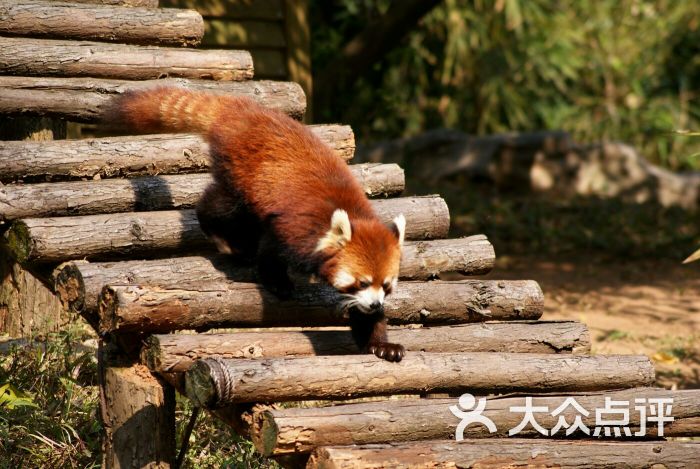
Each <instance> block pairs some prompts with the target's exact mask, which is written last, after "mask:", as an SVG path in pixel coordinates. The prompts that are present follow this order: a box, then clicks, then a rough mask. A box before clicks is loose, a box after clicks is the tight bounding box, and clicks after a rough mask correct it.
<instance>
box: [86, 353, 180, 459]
mask: <svg viewBox="0 0 700 469" xmlns="http://www.w3.org/2000/svg"><path fill="white" fill-rule="evenodd" d="M98 366H99V377H100V410H101V412H100V415H101V420H102V425H103V427H104V438H103V443H102V467H105V468H115V469H116V468H134V467H149V468H168V467H170V466H171V464H172V463H174V462H175V390H174V389H173V388H172V387H171V386H169V385H166V384H164V383H162V382H161V381H160V380H159V379H157V378H156V377H155V376H153V375H151V373H150V372H149V371H148V369H147V368H146V367H144V366H143V365H138V364H132V363H129V362H128V361H126V360H125V359H124V358H123V357H119V356H117V355H116V351H115V350H114V349H113V348H112V347H109V346H105V345H101V346H100V351H99V365H98Z"/></svg>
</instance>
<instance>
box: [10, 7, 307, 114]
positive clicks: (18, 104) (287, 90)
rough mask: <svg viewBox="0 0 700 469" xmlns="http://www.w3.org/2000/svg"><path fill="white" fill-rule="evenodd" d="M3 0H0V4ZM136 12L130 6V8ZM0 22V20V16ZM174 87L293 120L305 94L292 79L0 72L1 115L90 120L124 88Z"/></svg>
mask: <svg viewBox="0 0 700 469" xmlns="http://www.w3.org/2000/svg"><path fill="white" fill-rule="evenodd" d="M3 1H7V0H0V2H3ZM132 10H135V9H134V8H130V9H129V11H132ZM0 16H1V15H0ZM0 23H2V19H0ZM161 86H178V87H181V88H186V89H190V90H193V91H208V92H211V93H216V94H222V95H236V96H247V97H249V98H252V99H254V100H256V101H258V102H259V103H260V104H262V105H263V106H266V107H269V108H272V109H277V110H278V111H281V112H284V113H286V114H289V115H290V116H291V117H293V118H295V119H301V118H302V117H303V116H304V111H305V110H306V98H305V96H304V92H303V91H302V89H301V87H300V86H299V85H297V84H296V83H288V82H281V81H230V82H228V81H226V82H221V81H212V80H188V79H185V78H163V79H162V80H144V81H128V80H112V79H105V78H53V77H48V78H44V77H15V76H0V114H32V115H41V116H51V117H62V118H65V119H68V120H71V121H76V122H94V121H96V120H98V119H99V118H100V116H102V114H103V112H104V111H105V107H106V106H108V105H109V103H110V102H111V101H112V98H113V97H114V96H115V95H118V94H121V93H124V92H126V91H129V90H145V89H151V88H157V87H161Z"/></svg>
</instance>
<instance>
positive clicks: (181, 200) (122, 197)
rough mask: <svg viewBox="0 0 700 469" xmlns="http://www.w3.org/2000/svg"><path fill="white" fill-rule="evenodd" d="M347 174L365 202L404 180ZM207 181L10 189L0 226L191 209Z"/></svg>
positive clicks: (380, 173) (381, 172) (391, 171)
mask: <svg viewBox="0 0 700 469" xmlns="http://www.w3.org/2000/svg"><path fill="white" fill-rule="evenodd" d="M350 170H351V171H352V173H353V175H354V176H355V177H356V178H357V179H358V180H359V182H360V184H361V185H362V187H363V188H364V190H365V193H366V194H367V196H368V197H385V196H389V195H396V194H400V193H401V192H402V191H403V189H404V175H403V171H402V170H401V168H399V167H398V166H397V165H382V164H378V163H366V164H362V165H352V166H350ZM211 183H212V178H211V175H210V174H208V173H203V174H181V175H174V176H154V177H142V178H134V179H105V180H100V181H85V182H81V181H76V182H53V183H44V184H12V185H8V186H3V187H0V223H2V222H7V221H10V220H14V219H18V218H38V217H61V216H76V215H95V214H100V213H117V212H132V211H138V212H143V211H153V210H171V209H183V208H194V207H195V205H196V204H197V202H198V201H199V199H200V198H201V196H202V194H203V193H204V190H205V189H206V187H207V186H208V185H209V184H211Z"/></svg>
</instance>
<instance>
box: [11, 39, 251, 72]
mask: <svg viewBox="0 0 700 469" xmlns="http://www.w3.org/2000/svg"><path fill="white" fill-rule="evenodd" d="M0 70H2V71H3V73H4V74H5V75H25V76H55V77H96V78H120V79H124V80H152V79H158V78H166V77H180V78H200V79H213V80H248V79H251V78H253V59H252V57H251V56H250V53H249V52H247V51H237V50H195V49H174V48H162V47H155V46H132V45H127V44H106V43H100V42H79V41H61V40H51V39H27V38H11V37H2V38H0Z"/></svg>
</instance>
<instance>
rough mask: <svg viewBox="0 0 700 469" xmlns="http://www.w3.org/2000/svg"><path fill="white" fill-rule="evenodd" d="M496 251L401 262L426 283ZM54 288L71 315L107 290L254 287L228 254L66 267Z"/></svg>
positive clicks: (428, 249) (458, 250)
mask: <svg viewBox="0 0 700 469" xmlns="http://www.w3.org/2000/svg"><path fill="white" fill-rule="evenodd" d="M494 261H495V255H494V252H493V246H491V243H489V241H488V239H486V236H484V235H475V236H470V237H467V238H459V239H436V240H432V241H417V242H413V241H407V242H406V243H405V244H404V247H403V256H402V258H401V271H400V274H401V278H403V279H412V280H426V279H429V278H431V277H433V276H436V275H437V274H440V273H443V272H448V271H459V272H461V273H463V274H471V275H478V274H485V273H487V272H488V271H489V270H490V269H491V268H492V266H493V264H494ZM52 277H53V285H54V288H55V290H56V292H57V293H58V294H59V296H60V297H61V301H62V302H63V304H64V305H65V306H66V308H67V309H69V310H71V311H76V312H80V311H88V312H90V311H94V310H96V309H97V297H98V296H99V294H100V290H102V287H103V286H105V285H126V284H140V285H152V286H155V285H163V284H169V285H180V284H184V283H188V282H191V281H192V279H197V281H199V282H211V281H222V280H235V281H237V282H254V281H255V280H256V273H255V271H254V269H253V268H251V267H250V266H244V265H240V264H237V263H235V262H233V261H232V260H231V259H230V258H229V257H228V256H225V255H216V254H214V255H209V256H207V257H201V256H191V257H175V258H166V259H154V260H147V261H146V260H139V261H123V262H95V263H88V262H85V261H74V262H67V263H65V264H63V265H61V266H59V267H57V268H56V269H55V271H54V273H53V276H52Z"/></svg>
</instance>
